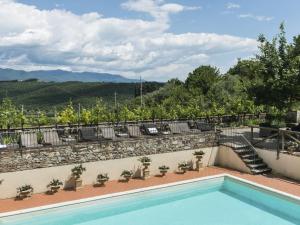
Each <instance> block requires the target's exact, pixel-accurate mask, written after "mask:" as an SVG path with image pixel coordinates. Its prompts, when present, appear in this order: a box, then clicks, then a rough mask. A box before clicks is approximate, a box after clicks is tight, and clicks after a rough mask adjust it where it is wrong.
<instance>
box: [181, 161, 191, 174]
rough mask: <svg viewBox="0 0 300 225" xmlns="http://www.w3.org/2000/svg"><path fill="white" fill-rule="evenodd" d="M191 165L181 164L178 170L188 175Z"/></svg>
mask: <svg viewBox="0 0 300 225" xmlns="http://www.w3.org/2000/svg"><path fill="white" fill-rule="evenodd" d="M189 167H190V166H189V164H188V163H187V162H181V163H178V169H179V171H180V172H182V173H186V171H187V170H188V169H189Z"/></svg>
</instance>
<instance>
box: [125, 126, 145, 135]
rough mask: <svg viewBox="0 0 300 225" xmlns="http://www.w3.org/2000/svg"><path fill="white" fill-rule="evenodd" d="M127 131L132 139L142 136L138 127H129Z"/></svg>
mask: <svg viewBox="0 0 300 225" xmlns="http://www.w3.org/2000/svg"><path fill="white" fill-rule="evenodd" d="M126 127H127V130H128V133H129V136H130V137H140V136H142V133H141V130H140V127H139V126H138V125H127V126H126Z"/></svg>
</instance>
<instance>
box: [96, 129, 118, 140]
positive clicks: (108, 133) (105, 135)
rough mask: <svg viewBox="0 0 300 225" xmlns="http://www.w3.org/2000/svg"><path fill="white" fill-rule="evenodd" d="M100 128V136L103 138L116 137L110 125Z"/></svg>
mask: <svg viewBox="0 0 300 225" xmlns="http://www.w3.org/2000/svg"><path fill="white" fill-rule="evenodd" d="M100 129H101V132H102V137H103V138H104V139H115V138H116V134H115V131H114V129H113V128H112V127H102V128H100Z"/></svg>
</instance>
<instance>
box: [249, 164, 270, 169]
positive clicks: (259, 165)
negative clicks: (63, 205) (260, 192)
mask: <svg viewBox="0 0 300 225" xmlns="http://www.w3.org/2000/svg"><path fill="white" fill-rule="evenodd" d="M247 166H248V167H250V169H257V168H263V167H268V166H267V164H265V163H254V164H247Z"/></svg>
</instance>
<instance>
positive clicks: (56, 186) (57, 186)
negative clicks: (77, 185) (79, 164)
mask: <svg viewBox="0 0 300 225" xmlns="http://www.w3.org/2000/svg"><path fill="white" fill-rule="evenodd" d="M62 185H63V182H61V181H60V180H58V179H53V180H52V181H51V182H50V183H49V184H48V185H47V187H48V188H49V189H50V190H49V192H50V193H51V194H54V193H56V192H57V191H58V190H59V189H60V187H61V186H62Z"/></svg>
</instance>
